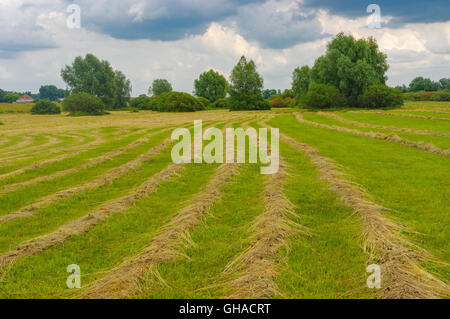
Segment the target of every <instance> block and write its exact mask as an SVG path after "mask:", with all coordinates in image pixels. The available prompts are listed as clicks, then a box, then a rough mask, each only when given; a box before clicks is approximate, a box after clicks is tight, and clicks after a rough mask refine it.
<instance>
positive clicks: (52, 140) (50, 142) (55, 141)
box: [0, 136, 60, 160]
mask: <svg viewBox="0 0 450 319" xmlns="http://www.w3.org/2000/svg"><path fill="white" fill-rule="evenodd" d="M58 143H60V140H59V139H57V138H56V137H54V136H48V141H47V142H46V143H44V144H40V145H36V146H31V147H28V148H24V149H19V150H14V151H10V152H6V153H1V154H0V156H1V157H2V160H3V159H9V158H13V157H14V155H16V156H17V154H21V153H24V152H30V151H35V150H39V149H41V148H45V147H49V146H53V145H55V144H58Z"/></svg>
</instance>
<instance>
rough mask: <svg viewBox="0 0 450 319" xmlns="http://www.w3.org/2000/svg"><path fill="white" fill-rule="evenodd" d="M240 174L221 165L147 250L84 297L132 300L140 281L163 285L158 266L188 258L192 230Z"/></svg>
mask: <svg viewBox="0 0 450 319" xmlns="http://www.w3.org/2000/svg"><path fill="white" fill-rule="evenodd" d="M237 174H238V166H237V165H235V164H222V165H221V166H220V167H219V168H218V169H217V170H216V172H215V174H214V176H213V177H212V179H211V180H210V181H209V182H208V184H207V185H206V186H205V190H204V191H202V192H201V193H199V194H198V195H196V196H195V198H194V199H192V201H191V204H190V205H189V206H187V207H185V208H183V209H181V210H180V211H179V212H178V214H177V215H175V216H174V217H173V218H172V220H171V221H170V222H169V223H168V224H167V225H165V226H163V227H162V228H160V229H159V230H158V232H157V234H156V235H155V236H154V237H153V238H152V240H151V242H150V244H149V245H148V246H147V247H145V248H144V249H143V250H142V251H141V252H140V253H139V254H138V255H136V256H134V257H132V258H131V259H129V260H127V261H125V262H124V263H123V264H122V265H120V266H119V267H117V268H115V269H112V270H111V271H110V272H108V274H107V275H106V276H105V277H104V278H102V279H100V280H98V281H96V282H94V283H93V284H92V285H90V286H89V287H87V289H88V290H87V292H86V293H85V294H84V295H83V296H82V297H83V298H87V299H96V298H106V299H112V298H130V297H133V296H135V295H136V293H137V292H139V290H140V287H141V281H142V280H144V279H145V278H147V277H148V276H154V277H156V278H159V280H161V281H162V282H163V279H162V278H161V277H160V276H159V274H158V271H157V268H156V267H157V266H158V264H161V263H168V262H171V261H174V260H176V259H178V258H180V257H187V256H185V255H184V254H183V252H181V250H180V249H181V248H189V247H191V246H192V245H193V244H194V243H193V242H192V239H191V237H190V229H191V228H192V227H194V226H196V225H199V224H200V223H201V222H202V220H203V218H204V217H205V215H207V214H208V213H209V212H210V210H211V208H212V207H213V205H214V203H215V202H216V201H218V200H219V199H220V197H221V193H222V188H223V186H224V185H225V184H226V183H228V182H229V181H230V179H231V177H233V176H235V175H237Z"/></svg>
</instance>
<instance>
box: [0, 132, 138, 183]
mask: <svg viewBox="0 0 450 319" xmlns="http://www.w3.org/2000/svg"><path fill="white" fill-rule="evenodd" d="M143 131H144V130H143ZM140 133H141V131H139V132H138V133H136V134H129V135H125V136H123V137H122V138H127V137H129V136H131V135H139V134H140ZM103 143H105V139H104V138H103V137H98V138H97V139H95V140H94V141H92V142H89V143H87V144H84V145H76V146H74V147H70V148H66V149H60V150H55V151H48V153H49V154H51V153H65V154H62V155H59V156H57V157H54V158H51V159H48V160H44V161H41V162H35V163H33V164H30V165H27V166H24V167H21V168H19V169H17V170H14V171H11V172H8V173H5V174H1V175H0V180H2V179H5V178H8V177H11V176H16V175H20V174H23V173H25V172H27V171H29V170H33V169H37V168H40V167H43V166H46V165H49V164H54V163H57V162H61V161H63V160H65V159H69V158H72V157H75V156H77V155H80V154H82V153H86V152H87V151H89V150H91V148H92V147H95V146H98V145H101V144H103Z"/></svg>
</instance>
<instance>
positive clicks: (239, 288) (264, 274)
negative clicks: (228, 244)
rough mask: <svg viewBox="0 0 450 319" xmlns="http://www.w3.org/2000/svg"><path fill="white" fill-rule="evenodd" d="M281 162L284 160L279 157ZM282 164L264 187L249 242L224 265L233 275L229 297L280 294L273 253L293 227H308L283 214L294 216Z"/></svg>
mask: <svg viewBox="0 0 450 319" xmlns="http://www.w3.org/2000/svg"><path fill="white" fill-rule="evenodd" d="M283 162H284V161H283ZM286 177H287V175H286V172H285V164H284V163H282V165H281V167H280V169H279V171H278V173H276V174H274V175H271V176H270V178H269V179H268V180H267V181H266V186H265V188H264V197H263V202H264V206H265V209H264V212H263V213H262V214H260V215H259V216H258V217H256V218H255V220H254V221H253V223H252V227H251V229H252V235H251V237H252V243H251V244H250V246H249V248H248V249H247V250H245V251H244V252H243V253H242V254H240V255H238V256H236V258H234V259H233V260H232V261H231V262H230V263H229V264H228V265H227V266H226V267H225V269H224V273H225V274H226V275H227V276H228V277H230V278H233V279H232V280H230V281H229V282H228V285H229V286H230V287H232V290H233V293H232V294H231V295H230V296H228V297H230V298H241V299H254V298H267V297H274V296H280V295H282V293H281V292H280V290H279V289H278V287H277V286H276V284H275V278H276V277H277V274H278V269H277V266H278V262H277V260H276V257H277V253H278V252H279V250H280V249H281V247H283V246H285V245H286V238H287V237H289V236H291V235H292V234H293V233H295V232H297V231H301V232H304V233H308V232H309V231H308V230H307V229H305V228H304V227H302V226H301V225H300V224H298V223H295V222H293V221H292V220H291V219H289V218H287V216H288V215H290V216H293V217H295V218H298V216H297V215H295V213H294V205H293V204H292V203H291V202H290V201H289V199H288V198H287V197H286V195H285V194H284V190H283V185H284V184H285V183H286Z"/></svg>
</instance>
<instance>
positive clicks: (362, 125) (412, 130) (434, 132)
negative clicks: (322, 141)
mask: <svg viewBox="0 0 450 319" xmlns="http://www.w3.org/2000/svg"><path fill="white" fill-rule="evenodd" d="M319 114H321V115H324V116H327V117H330V118H332V119H335V120H338V121H340V122H342V123H346V124H350V125H354V126H359V127H368V128H374V129H380V130H389V131H396V132H405V133H414V134H420V135H437V136H450V133H443V132H436V131H423V130H416V129H412V128H400V127H395V126H382V125H372V124H367V123H361V122H357V121H351V120H347V119H345V118H343V117H340V116H338V115H336V114H334V113H330V112H319Z"/></svg>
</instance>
